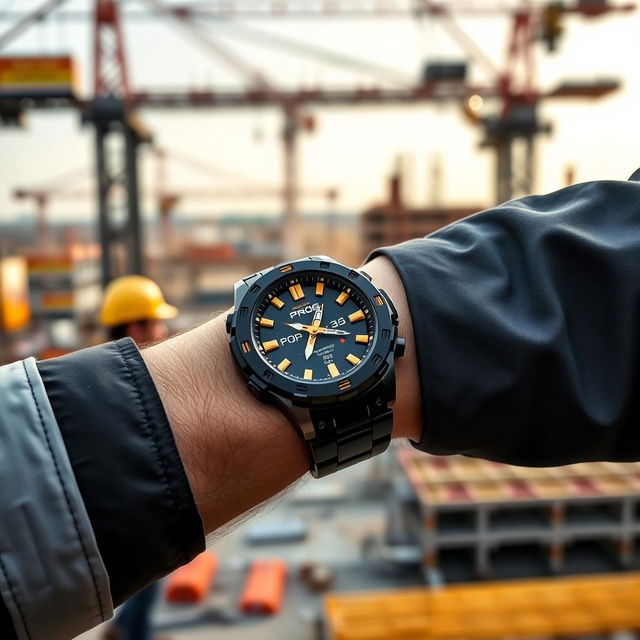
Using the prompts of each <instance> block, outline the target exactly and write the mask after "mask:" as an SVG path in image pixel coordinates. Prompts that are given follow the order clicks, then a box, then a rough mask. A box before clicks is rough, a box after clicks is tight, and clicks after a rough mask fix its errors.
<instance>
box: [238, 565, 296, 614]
mask: <svg viewBox="0 0 640 640" xmlns="http://www.w3.org/2000/svg"><path fill="white" fill-rule="evenodd" d="M286 580H287V565H286V564H285V563H284V562H283V561H282V560H264V559H263V560H256V561H254V563H253V565H252V566H251V570H250V571H249V576H248V577H247V581H246V582H245V585H244V589H243V591H242V596H241V598H240V609H241V610H242V611H244V612H245V613H277V612H278V611H279V610H280V607H281V606H282V599H283V597H284V586H285V582H286Z"/></svg>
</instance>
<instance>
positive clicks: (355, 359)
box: [346, 353, 360, 367]
mask: <svg viewBox="0 0 640 640" xmlns="http://www.w3.org/2000/svg"><path fill="white" fill-rule="evenodd" d="M346 360H347V362H349V363H350V364H352V365H353V366H354V367H355V366H356V365H357V364H358V362H360V358H358V356H354V355H353V353H350V354H349V355H348V356H347V357H346Z"/></svg>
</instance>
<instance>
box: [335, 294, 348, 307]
mask: <svg viewBox="0 0 640 640" xmlns="http://www.w3.org/2000/svg"><path fill="white" fill-rule="evenodd" d="M348 299H349V294H348V293H347V292H346V291H343V292H342V293H341V294H340V295H339V296H338V297H337V298H336V302H337V303H338V304H339V305H340V306H342V305H343V304H344V303H345V302H346V301H347V300H348Z"/></svg>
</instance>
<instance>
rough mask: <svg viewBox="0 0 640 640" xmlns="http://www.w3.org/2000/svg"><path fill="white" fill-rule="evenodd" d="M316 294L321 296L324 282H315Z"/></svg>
mask: <svg viewBox="0 0 640 640" xmlns="http://www.w3.org/2000/svg"><path fill="white" fill-rule="evenodd" d="M316 295H317V296H323V295H324V282H317V283H316Z"/></svg>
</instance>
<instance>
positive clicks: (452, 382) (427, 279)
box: [0, 172, 640, 640]
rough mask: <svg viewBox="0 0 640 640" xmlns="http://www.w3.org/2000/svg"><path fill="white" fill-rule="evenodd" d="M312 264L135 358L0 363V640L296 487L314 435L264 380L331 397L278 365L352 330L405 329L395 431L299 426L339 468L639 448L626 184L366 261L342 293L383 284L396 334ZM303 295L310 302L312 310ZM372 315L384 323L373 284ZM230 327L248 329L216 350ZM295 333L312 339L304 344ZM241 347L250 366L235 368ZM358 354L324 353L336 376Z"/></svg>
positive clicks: (624, 456)
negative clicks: (405, 447)
mask: <svg viewBox="0 0 640 640" xmlns="http://www.w3.org/2000/svg"><path fill="white" fill-rule="evenodd" d="M634 178H635V180H640V172H639V173H638V174H636V175H635V176H634ZM323 264H324V266H323V267H322V269H324V270H322V271H320V272H319V273H320V276H318V277H322V278H323V280H318V281H317V284H316V287H317V289H316V287H312V286H310V285H309V281H308V280H304V281H302V284H301V283H297V284H295V285H291V286H287V285H288V284H290V282H289V281H288V280H289V279H290V278H291V276H292V273H293V274H294V275H295V271H294V267H293V265H292V264H291V263H286V264H283V265H279V266H278V268H277V269H276V270H271V271H270V274H271V277H272V280H271V283H269V282H267V281H265V280H264V273H258V274H253V275H252V276H248V277H247V278H245V279H244V280H242V281H241V282H239V283H238V290H242V289H244V290H245V291H246V292H248V293H250V294H251V295H253V296H255V298H256V300H257V301H260V303H261V304H262V307H260V306H259V304H258V302H256V304H255V305H254V306H251V307H250V306H240V307H239V308H238V309H237V310H235V311H234V315H233V316H232V320H233V322H235V321H236V318H237V319H238V322H240V321H241V322H242V323H243V324H242V325H240V324H237V325H234V324H233V322H230V323H228V322H226V317H225V315H220V316H218V317H216V318H214V319H212V320H210V321H209V322H206V323H204V324H203V325H201V326H200V327H198V328H196V329H193V330H191V331H188V332H185V333H183V334H181V335H179V336H176V337H174V338H172V339H170V340H165V341H163V342H160V343H159V344H156V345H154V346H151V347H149V348H146V349H143V350H142V351H139V350H138V349H137V347H136V345H135V343H134V342H133V341H132V340H131V339H130V338H123V339H121V340H117V341H115V342H110V343H107V344H105V345H100V346H97V347H92V348H90V349H84V350H82V351H78V352H76V353H73V354H70V355H67V356H63V357H61V358H54V359H51V360H46V361H42V362H36V361H35V360H34V359H33V358H28V359H26V360H23V361H20V362H15V363H12V364H9V365H6V366H5V367H0V551H1V552H0V638H2V640H13V639H14V638H20V640H23V639H27V638H30V639H31V640H67V639H69V638H73V637H75V636H77V635H78V634H80V633H81V632H82V631H84V630H85V629H88V628H90V627H92V626H96V625H98V624H99V623H100V622H102V621H104V620H106V619H109V618H110V617H111V615H112V613H113V607H114V605H117V604H119V603H121V602H123V601H125V600H126V599H127V598H129V597H131V595H132V594H133V593H135V592H137V591H139V590H141V589H143V588H144V587H145V586H147V585H148V584H150V583H151V582H154V581H156V580H158V579H159V578H161V577H162V576H163V575H167V574H168V573H170V572H171V571H173V570H174V569H175V568H176V567H178V566H181V565H183V564H185V563H187V562H188V561H189V560H191V559H192V558H194V557H195V556H196V555H197V554H198V553H200V552H201V551H202V550H203V549H204V546H205V536H206V535H208V534H210V533H212V532H213V531H216V530H218V531H219V530H220V529H221V527H223V526H224V525H225V524H227V523H229V522H231V521H234V520H236V521H237V518H239V517H240V516H241V515H242V514H246V513H247V512H250V511H251V510H255V508H256V507H257V505H259V504H261V503H263V502H264V501H266V500H268V499H269V498H271V497H273V496H274V495H276V494H278V493H279V492H281V491H282V490H284V489H285V488H286V487H287V486H289V485H291V484H292V483H293V482H295V481H296V480H298V479H299V478H300V477H302V476H303V475H304V474H305V473H306V472H307V471H309V469H310V464H311V461H312V457H311V452H310V445H309V443H312V440H306V439H305V438H304V437H303V434H302V432H301V431H299V430H297V429H295V428H293V426H292V423H293V422H294V420H295V416H292V415H290V414H287V407H286V406H284V405H283V406H276V405H275V404H267V403H265V402H263V401H262V400H263V398H264V391H266V390H267V389H268V385H269V384H272V381H273V380H275V379H276V376H280V378H278V381H279V384H280V383H282V384H283V385H284V384H285V383H286V384H287V385H289V387H290V388H291V389H292V393H298V394H300V393H306V392H307V391H309V393H310V390H309V387H311V386H312V385H315V384H321V385H324V386H325V387H326V388H331V389H333V390H334V391H333V392H334V393H338V391H339V390H340V389H339V388H338V384H339V382H337V381H336V380H338V381H339V380H340V378H336V379H334V378H333V377H332V374H331V369H332V368H333V367H336V366H337V365H335V364H334V363H333V362H331V363H330V365H333V367H330V365H327V366H325V367H324V368H321V367H320V366H319V364H318V366H316V367H315V370H314V371H311V374H310V375H315V374H316V372H319V375H320V376H322V380H321V381H320V382H319V383H316V382H312V383H307V382H306V380H307V378H306V376H305V377H303V378H302V380H304V381H305V382H297V381H296V380H295V379H293V378H292V380H289V379H288V378H287V377H286V376H287V375H289V374H288V373H286V372H284V371H283V370H284V369H286V368H287V367H290V369H291V370H294V371H304V369H303V367H304V368H309V364H308V363H309V362H318V363H320V362H321V361H323V357H324V355H326V353H327V351H328V349H327V348H326V347H325V346H322V345H323V344H324V345H330V347H331V349H332V350H333V352H335V353H342V354H345V353H348V354H349V356H351V355H352V354H351V351H348V352H345V351H341V352H340V350H341V349H343V348H344V347H346V345H347V344H349V343H347V340H352V341H351V345H352V346H350V347H349V349H350V350H351V349H356V345H358V344H360V345H362V346H361V347H360V351H358V353H363V352H364V351H365V350H366V349H369V351H368V352H367V353H368V354H369V355H368V356H366V357H363V358H362V362H361V364H357V365H354V366H366V365H367V364H368V363H367V360H366V359H365V358H369V357H370V358H371V361H370V362H371V363H372V364H373V359H374V358H373V356H375V355H376V353H377V351H376V349H379V348H382V347H381V344H384V343H380V344H378V343H377V342H376V341H371V340H370V339H369V336H368V334H365V331H369V330H370V331H371V332H376V331H384V330H386V331H387V333H386V334H385V336H382V335H380V340H384V339H386V340H387V343H386V344H387V345H388V344H389V341H390V340H395V339H396V335H395V334H396V333H397V334H398V335H400V336H402V337H403V338H404V339H405V340H406V344H404V345H403V346H404V355H402V354H399V355H401V356H402V357H399V358H398V363H397V366H396V367H395V374H396V376H395V377H396V380H397V385H396V388H397V395H396V402H395V404H394V406H393V420H392V425H391V428H392V431H391V433H387V432H386V431H385V432H384V433H383V434H382V435H380V434H378V435H377V436H376V435H375V434H374V433H373V430H374V429H375V428H376V427H380V426H381V425H382V427H385V428H386V427H388V426H389V423H388V419H389V415H390V412H389V411H388V410H385V411H384V413H380V412H378V413H376V406H379V405H380V404H382V405H384V397H381V396H378V395H375V396H373V397H372V398H371V399H372V402H371V403H370V404H367V397H366V396H364V397H363V398H360V405H359V408H358V407H356V409H358V413H357V415H355V416H354V417H355V419H356V421H357V422H356V423H355V427H354V426H353V423H349V422H348V421H349V420H351V419H352V418H351V416H349V415H346V416H345V417H344V418H343V420H344V422H342V423H340V422H337V423H336V422H333V421H332V422H329V421H328V419H323V420H321V421H320V422H317V429H318V431H321V434H320V435H316V434H314V433H311V432H310V435H311V436H312V437H321V438H325V440H324V441H323V442H324V443H325V444H326V447H325V448H324V451H325V453H326V458H325V459H326V460H328V461H329V462H330V463H333V464H334V465H338V464H339V463H340V462H341V460H340V459H337V458H336V457H335V454H336V451H337V450H338V448H339V447H340V448H341V451H342V452H343V453H345V457H344V458H343V460H345V459H346V461H347V462H350V461H354V460H353V458H352V457H349V451H356V455H357V458H356V460H355V461H358V460H361V459H364V458H365V457H366V455H364V454H362V450H363V449H365V448H366V447H368V448H370V453H373V449H372V445H373V444H375V441H376V440H378V441H379V440H380V439H381V438H387V437H388V436H393V437H395V438H408V439H409V440H411V441H412V442H413V444H414V446H416V447H417V448H418V449H420V450H423V451H428V452H430V453H435V454H466V455H472V456H475V457H481V458H486V459H490V460H498V461H501V462H506V463H510V464H519V465H528V466H555V465H560V464H569V463H574V462H580V461H589V460H611V461H633V460H636V461H637V460H640V429H639V428H638V425H639V424H640V278H639V277H638V274H639V273H640V182H638V181H615V180H602V181H594V182H589V183H585V184H578V185H573V186H571V187H567V188H565V189H562V190H560V191H557V192H555V193H551V194H548V195H543V196H529V197H526V198H522V199H519V200H514V201H511V202H507V203H505V204H503V205H500V206H498V207H493V208H491V209H488V210H486V211H483V212H481V213H478V214H477V215H474V216H471V217H469V218H467V219H465V220H462V221H460V222H457V223H455V224H452V225H449V226H447V227H445V228H444V229H441V230H439V231H437V232H436V233H434V234H432V235H430V236H428V237H426V238H420V239H415V240H411V241H409V242H405V243H402V244H400V245H397V246H393V247H385V248H382V249H380V250H378V251H375V252H374V253H373V254H372V255H370V256H369V257H368V259H367V264H366V265H365V270H366V276H365V275H364V274H363V273H361V272H357V271H355V270H352V271H348V270H347V271H346V273H347V276H346V278H347V280H346V284H344V289H343V291H345V292H347V291H353V288H355V286H356V284H355V281H356V280H357V282H358V283H363V284H362V285H360V284H359V285H358V286H359V287H361V290H362V291H364V290H365V289H367V288H369V285H367V284H366V283H364V279H365V278H366V280H367V282H369V283H370V284H371V286H372V287H377V288H379V290H384V292H386V294H388V296H389V297H388V298H386V300H393V302H394V304H395V310H396V311H397V318H396V314H395V313H394V314H393V316H394V318H396V319H397V321H398V326H397V328H396V327H395V326H394V327H393V332H392V331H391V330H390V328H389V327H386V328H385V327H381V326H379V325H376V324H374V323H369V324H368V325H367V322H368V321H367V320H366V319H365V317H363V315H365V314H364V313H359V312H358V311H350V310H351V309H354V308H357V302H358V301H357V300H355V299H354V298H353V297H349V296H348V295H347V296H342V294H339V295H334V293H335V291H331V286H332V282H333V278H334V276H331V277H328V274H329V273H330V271H329V270H330V269H332V268H334V266H333V265H332V264H331V263H329V262H326V263H323ZM347 269H348V268H347ZM274 271H275V274H274ZM280 273H282V274H284V275H282V276H280V275H279V274H280ZM267 277H269V274H267ZM351 278H353V279H354V280H353V284H352V283H351V282H350V279H351ZM369 278H370V280H369ZM256 281H258V282H260V281H262V284H259V283H258V284H256ZM320 284H322V286H319V285H320ZM334 284H335V283H334ZM278 287H279V289H278ZM316 290H317V291H318V293H317V294H316ZM276 293H277V295H275V294H276ZM386 294H385V295H386ZM358 295H360V294H358ZM268 296H270V297H268ZM314 296H315V297H320V298H321V300H322V302H317V303H314V304H313V305H311V304H309V302H308V301H309V300H311V299H313V298H314ZM301 298H306V300H305V299H303V300H302V302H297V301H298V300H300V299H301ZM341 303H343V304H344V305H345V306H346V305H350V306H349V307H348V308H347V309H346V310H345V311H344V313H349V316H350V317H349V318H347V319H345V318H344V317H343V316H342V313H343V312H342V311H337V310H336V307H337V306H340V305H341ZM374 306H380V311H377V313H379V314H380V315H379V316H377V317H379V318H384V317H386V318H387V320H388V322H391V320H390V318H391V316H390V308H391V307H390V306H389V305H388V304H387V302H386V301H385V298H383V297H382V294H381V295H380V296H379V297H378V298H376V299H375V300H374V302H373V303H370V304H369V305H368V307H367V309H368V312H370V311H371V309H374V311H376V310H375V308H374ZM340 308H341V309H344V307H340ZM384 309H387V312H386V313H387V316H384V314H383V313H382V311H383V310H384ZM283 312H284V313H283ZM329 312H331V314H332V315H329ZM279 313H282V314H283V315H280V316H277V314H279ZM236 314H237V315H236ZM260 314H262V315H260ZM300 316H302V317H300ZM274 317H276V318H279V319H278V320H277V321H274V320H273V318H274ZM138 319H139V318H138ZM136 320H137V319H136V318H134V317H131V318H127V319H126V321H128V322H135V321H136ZM264 320H266V322H265V321H264ZM332 321H333V322H334V324H331V323H332ZM292 325H293V326H292ZM335 325H337V327H336V326H335ZM238 327H240V328H242V331H243V332H244V333H243V334H242V337H243V339H244V336H246V340H245V341H244V342H242V343H241V345H236V344H235V343H233V342H232V346H234V349H235V351H234V352H233V353H232V352H231V350H230V348H229V340H230V338H231V339H232V340H233V339H236V338H237V335H235V336H233V335H231V334H232V333H233V330H234V329H236V330H237V328H238ZM355 327H357V331H358V333H357V334H355V333H354V328H355ZM289 328H290V329H291V331H290V332H289ZM271 330H273V331H274V335H282V336H283V338H282V339H280V340H278V341H276V340H273V341H272V342H271V344H269V342H268V341H267V342H266V344H267V347H266V348H265V343H264V342H262V341H261V339H260V338H259V336H260V332H261V331H263V332H264V334H265V335H268V333H269V331H271ZM275 332H278V333H275ZM303 332H304V333H305V334H308V335H309V336H310V337H311V338H314V340H315V339H316V338H317V340H318V343H320V347H318V348H316V349H315V353H314V352H313V349H314V347H313V342H314V340H310V339H309V338H306V339H304V338H305V336H303V335H302V334H303ZM286 336H294V337H293V340H289V339H287V337H286ZM298 336H299V337H298ZM323 340H324V342H323V343H321V341H323ZM343 341H344V342H343ZM310 342H311V343H312V344H311V347H312V350H311V353H310V355H309V356H307V355H306V354H305V352H306V351H307V348H308V346H309V344H310ZM274 343H275V344H274ZM236 347H237V348H236ZM260 348H262V350H261V351H260ZM319 350H321V351H320V353H318V351H319ZM278 351H280V354H278ZM285 353H287V354H289V355H290V356H291V358H288V360H291V362H290V363H288V360H287V361H285V360H279V359H280V358H281V357H282V356H283V355H284V354H285ZM238 354H240V355H242V354H246V355H247V358H249V357H250V358H251V361H252V362H253V363H254V364H255V366H256V367H259V368H258V369H257V371H258V373H260V374H261V375H262V378H261V377H258V376H254V377H253V378H247V377H245V378H243V377H242V375H241V373H242V369H241V368H237V367H236V365H235V362H237V361H236V360H234V358H235V356H236V355H238ZM273 354H276V355H277V357H276V358H275V360H274V359H273V358H272V359H271V360H267V358H266V355H273ZM314 358H315V360H313V359H314ZM352 359H353V358H350V357H346V356H345V357H344V358H341V359H340V361H339V365H340V366H341V367H342V371H345V368H346V364H345V363H347V364H348V362H349V361H350V360H352ZM357 359H358V358H356V360H357ZM269 362H271V364H269ZM274 362H275V363H278V362H280V364H274ZM384 362H385V360H384V359H382V363H384ZM379 364H380V361H379V362H378V364H376V365H375V366H378V365H379ZM389 366H390V365H389ZM327 371H329V374H327ZM264 373H268V376H264V375H263V374H264ZM305 373H306V372H305ZM357 373H358V371H356V374H357ZM281 374H282V375H281ZM353 377H354V378H355V377H356V376H355V375H354V376H353ZM248 383H249V384H251V385H252V386H251V387H249V386H247V385H248ZM307 384H308V386H307ZM373 384H375V381H374V382H373ZM389 384H390V382H389ZM332 385H333V386H332ZM349 392H350V390H349V391H347V393H349ZM348 402H352V400H344V402H342V403H341V405H340V406H345V405H347V403H348ZM348 406H351V407H353V405H348ZM363 408H364V409H363ZM322 411H323V412H325V413H326V408H324V407H323V408H322ZM370 411H371V413H369V412H370ZM354 412H355V409H354ZM345 424H347V426H349V425H350V424H351V428H350V429H346V430H345V429H343V426H344V425H345ZM312 426H313V427H314V431H315V425H312ZM338 438H340V441H339V442H338V441H337V439H338ZM383 444H387V443H386V441H385V442H383ZM316 453H317V452H316ZM355 461H354V462H355ZM338 473H340V472H339V471H338ZM462 614H464V612H462Z"/></svg>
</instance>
